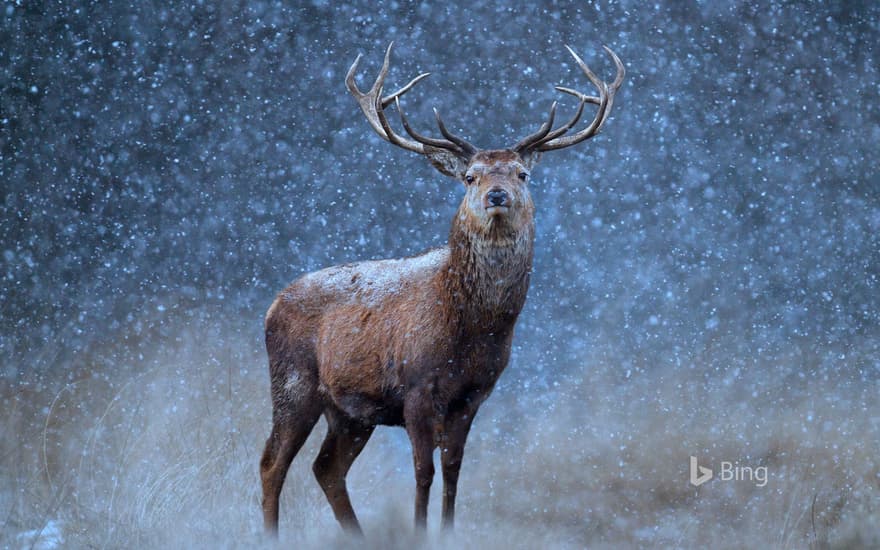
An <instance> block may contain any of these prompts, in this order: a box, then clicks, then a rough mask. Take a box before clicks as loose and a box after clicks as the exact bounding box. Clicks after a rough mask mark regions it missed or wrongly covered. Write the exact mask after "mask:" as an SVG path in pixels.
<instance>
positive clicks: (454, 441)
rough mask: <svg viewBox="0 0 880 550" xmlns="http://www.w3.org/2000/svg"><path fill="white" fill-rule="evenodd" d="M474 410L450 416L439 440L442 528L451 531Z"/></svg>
mask: <svg viewBox="0 0 880 550" xmlns="http://www.w3.org/2000/svg"><path fill="white" fill-rule="evenodd" d="M475 414H476V409H474V410H470V409H469V408H467V409H466V410H464V411H458V412H456V413H453V414H451V415H450V416H449V417H448V418H447V419H446V422H445V424H444V427H443V434H442V436H441V438H440V463H441V466H442V468H443V523H442V525H443V528H444V529H451V528H452V527H453V524H454V522H455V494H456V489H457V487H458V472H459V470H460V469H461V459H462V456H463V455H464V444H465V442H466V441H467V436H468V432H469V431H470V429H471V422H473V419H474V415H475Z"/></svg>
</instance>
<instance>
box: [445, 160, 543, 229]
mask: <svg viewBox="0 0 880 550" xmlns="http://www.w3.org/2000/svg"><path fill="white" fill-rule="evenodd" d="M528 179H529V172H528V169H527V168H526V164H525V162H523V160H522V159H521V158H520V156H519V155H518V154H516V153H514V152H512V151H506V150H500V151H480V152H478V153H476V154H475V155H474V156H473V157H472V158H471V159H470V162H469V163H468V166H467V169H466V170H465V171H464V175H463V176H462V182H463V183H464V184H465V187H466V189H467V192H466V194H465V197H464V200H463V201H462V204H461V208H460V209H459V218H460V221H462V222H464V223H466V224H467V225H468V226H469V227H470V228H471V229H472V230H480V229H482V231H480V232H481V233H486V232H487V231H490V230H491V231H492V232H493V233H494V232H498V231H501V232H505V233H507V232H517V231H519V230H521V229H522V228H523V227H524V226H525V225H527V224H530V223H532V220H533V215H534V205H533V204H532V198H531V196H530V195H529V189H528ZM505 230H506V231H505Z"/></svg>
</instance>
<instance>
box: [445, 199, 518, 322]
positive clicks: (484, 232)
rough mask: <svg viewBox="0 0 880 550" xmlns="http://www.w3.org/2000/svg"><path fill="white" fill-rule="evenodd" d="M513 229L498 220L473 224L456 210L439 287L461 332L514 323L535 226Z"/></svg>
mask: <svg viewBox="0 0 880 550" xmlns="http://www.w3.org/2000/svg"><path fill="white" fill-rule="evenodd" d="M529 218H530V219H529V221H528V222H525V223H522V224H519V227H515V226H514V225H513V224H512V223H511V221H510V219H509V218H507V217H506V216H505V217H496V218H493V219H492V220H491V222H490V223H489V224H488V225H482V224H477V223H469V222H472V220H471V218H470V216H468V215H467V212H466V211H465V208H464V207H462V209H460V210H459V214H458V216H456V219H455V221H454V222H453V224H452V229H451V231H450V234H449V260H448V264H447V267H446V268H444V269H442V270H441V276H442V277H441V285H442V287H443V291H444V293H445V294H446V298H447V300H448V302H447V303H449V304H451V305H452V306H453V308H452V309H453V311H452V312H451V313H452V314H453V315H454V316H456V317H457V321H458V322H459V323H460V324H461V326H462V327H463V328H473V329H477V330H480V331H487V332H492V331H495V330H500V329H501V328H503V327H505V326H507V325H510V326H512V325H513V323H514V322H515V321H516V318H517V316H518V315H519V312H520V310H522V307H523V304H524V303H525V299H526V292H527V291H528V288H529V274H530V273H531V269H532V256H533V254H534V239H535V226H534V222H533V221H532V220H531V216H529Z"/></svg>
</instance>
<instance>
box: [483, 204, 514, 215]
mask: <svg viewBox="0 0 880 550" xmlns="http://www.w3.org/2000/svg"><path fill="white" fill-rule="evenodd" d="M508 210H510V207H507V206H502V205H493V206H487V207H486V212H487V213H488V214H489V215H490V216H501V215H502V214H507V211H508Z"/></svg>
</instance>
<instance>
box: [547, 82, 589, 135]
mask: <svg viewBox="0 0 880 550" xmlns="http://www.w3.org/2000/svg"><path fill="white" fill-rule="evenodd" d="M556 88H557V89H559V86H557V87H556ZM589 99H595V100H596V101H597V102H598V101H599V98H598V97H589V96H587V97H586V98H581V100H580V102H579V103H578V108H577V111H575V113H574V116H573V117H571V119H570V120H569V121H568V122H566V123H565V124H563V125H562V126H560V127H559V128H557V129H555V130H553V131H552V132H550V133H548V134H547V135H546V136H544V139H542V140H541V143H545V142H547V141H550V140H552V139H556V138H558V137H559V136H561V135H563V134H564V133H565V132H567V131H569V130H571V129H572V128H574V125H575V124H577V123H578V121H579V120H580V119H581V115H583V114H584V105H586V104H587V101H588V100H589Z"/></svg>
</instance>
